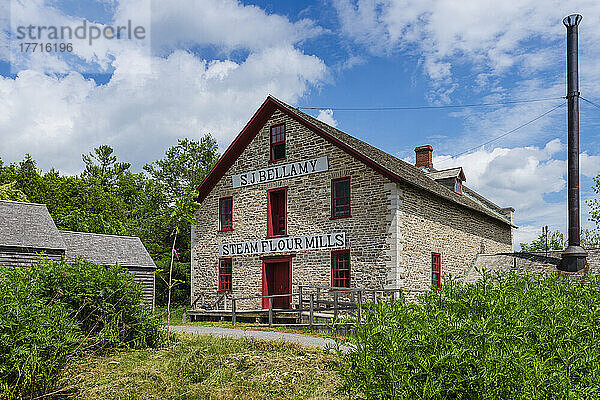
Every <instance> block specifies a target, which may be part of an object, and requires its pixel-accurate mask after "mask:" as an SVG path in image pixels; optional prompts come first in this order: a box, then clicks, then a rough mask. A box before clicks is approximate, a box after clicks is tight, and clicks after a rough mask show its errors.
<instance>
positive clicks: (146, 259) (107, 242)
mask: <svg viewBox="0 0 600 400" xmlns="http://www.w3.org/2000/svg"><path fill="white" fill-rule="evenodd" d="M60 235H61V236H62V238H63V239H64V241H65V243H66V245H67V251H66V253H65V257H66V258H67V259H75V258H82V259H84V260H85V261H89V262H93V263H96V264H102V265H115V264H119V265H120V266H122V267H147V268H156V265H155V264H154V261H152V258H151V257H150V254H148V251H147V250H146V248H145V247H144V245H143V244H142V241H141V240H140V238H139V237H135V236H117V235H101V234H98V233H86V232H72V231H60Z"/></svg>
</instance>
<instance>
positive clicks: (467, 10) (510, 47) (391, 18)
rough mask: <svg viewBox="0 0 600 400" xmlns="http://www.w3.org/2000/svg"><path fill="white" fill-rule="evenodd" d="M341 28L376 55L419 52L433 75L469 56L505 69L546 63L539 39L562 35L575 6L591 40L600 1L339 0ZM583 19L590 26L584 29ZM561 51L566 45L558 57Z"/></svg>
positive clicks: (597, 30) (443, 74) (596, 33)
mask: <svg viewBox="0 0 600 400" xmlns="http://www.w3.org/2000/svg"><path fill="white" fill-rule="evenodd" d="M333 4H334V6H335V7H336V9H337V12H338V16H339V19H340V22H341V25H342V29H343V31H344V33H345V34H346V35H347V36H348V37H350V38H351V39H353V40H354V41H356V42H357V43H359V44H361V45H363V46H365V48H366V49H367V50H368V51H370V52H372V53H374V54H389V53H392V52H395V51H399V50H404V51H406V50H408V51H415V53H418V54H419V55H420V56H422V57H423V58H424V59H425V63H424V66H425V71H426V73H427V74H428V75H429V76H430V77H431V78H432V79H435V80H444V79H447V78H449V77H450V75H451V73H452V71H451V70H452V68H453V67H454V66H456V65H457V64H460V63H465V61H469V62H471V63H473V64H474V65H477V66H480V67H485V68H488V69H489V70H490V71H494V72H495V73H498V72H502V71H504V70H506V69H507V68H510V67H512V66H514V65H516V64H520V65H522V66H524V67H529V68H531V67H539V66H540V65H549V62H548V59H551V58H550V57H548V56H549V54H548V52H547V51H546V52H542V53H540V52H536V51H532V52H530V51H529V49H528V48H527V45H529V44H530V43H531V42H532V41H534V40H539V41H543V42H555V41H557V40H562V39H563V38H564V35H565V29H564V27H563V25H562V23H561V20H562V18H563V17H564V16H565V15H567V14H569V13H571V12H573V9H576V10H577V12H580V13H582V14H583V15H584V22H583V23H582V24H583V25H582V29H585V30H584V31H585V37H586V41H587V43H588V44H587V45H586V44H585V43H584V41H582V49H583V50H584V52H585V51H586V50H588V49H589V50H590V51H594V52H595V53H597V49H595V46H594V43H595V41H597V40H598V39H599V38H600V27H599V26H598V25H599V22H600V3H599V2H597V1H595V0H578V1H574V2H564V1H561V0H552V1H546V2H543V3H541V2H540V1H536V0H504V1H501V2H498V1H496V0H465V1H461V2H459V3H457V2H456V1H454V0H334V3H333ZM583 26H585V28H583ZM559 54H560V57H563V56H564V55H563V51H562V48H557V49H556V52H554V53H553V54H552V55H553V56H558V55H559Z"/></svg>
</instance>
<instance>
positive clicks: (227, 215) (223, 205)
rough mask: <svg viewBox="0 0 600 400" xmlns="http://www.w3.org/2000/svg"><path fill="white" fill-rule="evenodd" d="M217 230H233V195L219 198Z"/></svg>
mask: <svg viewBox="0 0 600 400" xmlns="http://www.w3.org/2000/svg"><path fill="white" fill-rule="evenodd" d="M219 230H221V231H232V230H233V197H223V198H221V199H219Z"/></svg>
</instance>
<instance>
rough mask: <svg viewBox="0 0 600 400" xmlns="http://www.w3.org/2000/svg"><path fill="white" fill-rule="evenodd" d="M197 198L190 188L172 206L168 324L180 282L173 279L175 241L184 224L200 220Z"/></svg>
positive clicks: (196, 222)
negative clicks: (197, 212)
mask: <svg viewBox="0 0 600 400" xmlns="http://www.w3.org/2000/svg"><path fill="white" fill-rule="evenodd" d="M195 198H196V192H195V191H194V190H189V189H188V190H186V191H185V192H184V193H183V194H182V195H180V196H179V197H177V198H176V199H175V205H174V206H173V207H172V208H171V218H172V219H173V232H172V236H173V246H172V247H171V263H170V265H169V281H168V283H167V289H168V297H167V326H168V325H169V324H170V322H171V292H172V290H173V287H174V286H176V285H178V284H179V283H180V282H174V281H173V261H174V257H175V243H176V242H177V235H178V234H179V232H180V230H181V228H182V227H183V226H188V225H191V224H198V223H199V221H197V220H196V217H195V215H194V213H195V212H196V210H198V209H199V208H200V204H199V203H197V202H196V200H195ZM159 276H160V275H159Z"/></svg>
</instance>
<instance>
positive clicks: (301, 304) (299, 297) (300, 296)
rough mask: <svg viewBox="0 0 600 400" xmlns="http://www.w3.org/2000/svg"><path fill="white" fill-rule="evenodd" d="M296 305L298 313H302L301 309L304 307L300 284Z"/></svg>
mask: <svg viewBox="0 0 600 400" xmlns="http://www.w3.org/2000/svg"><path fill="white" fill-rule="evenodd" d="M298 303H299V304H298V305H299V308H300V313H301V314H300V315H302V310H303V309H304V304H303V303H302V285H299V286H298ZM300 319H302V317H300Z"/></svg>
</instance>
